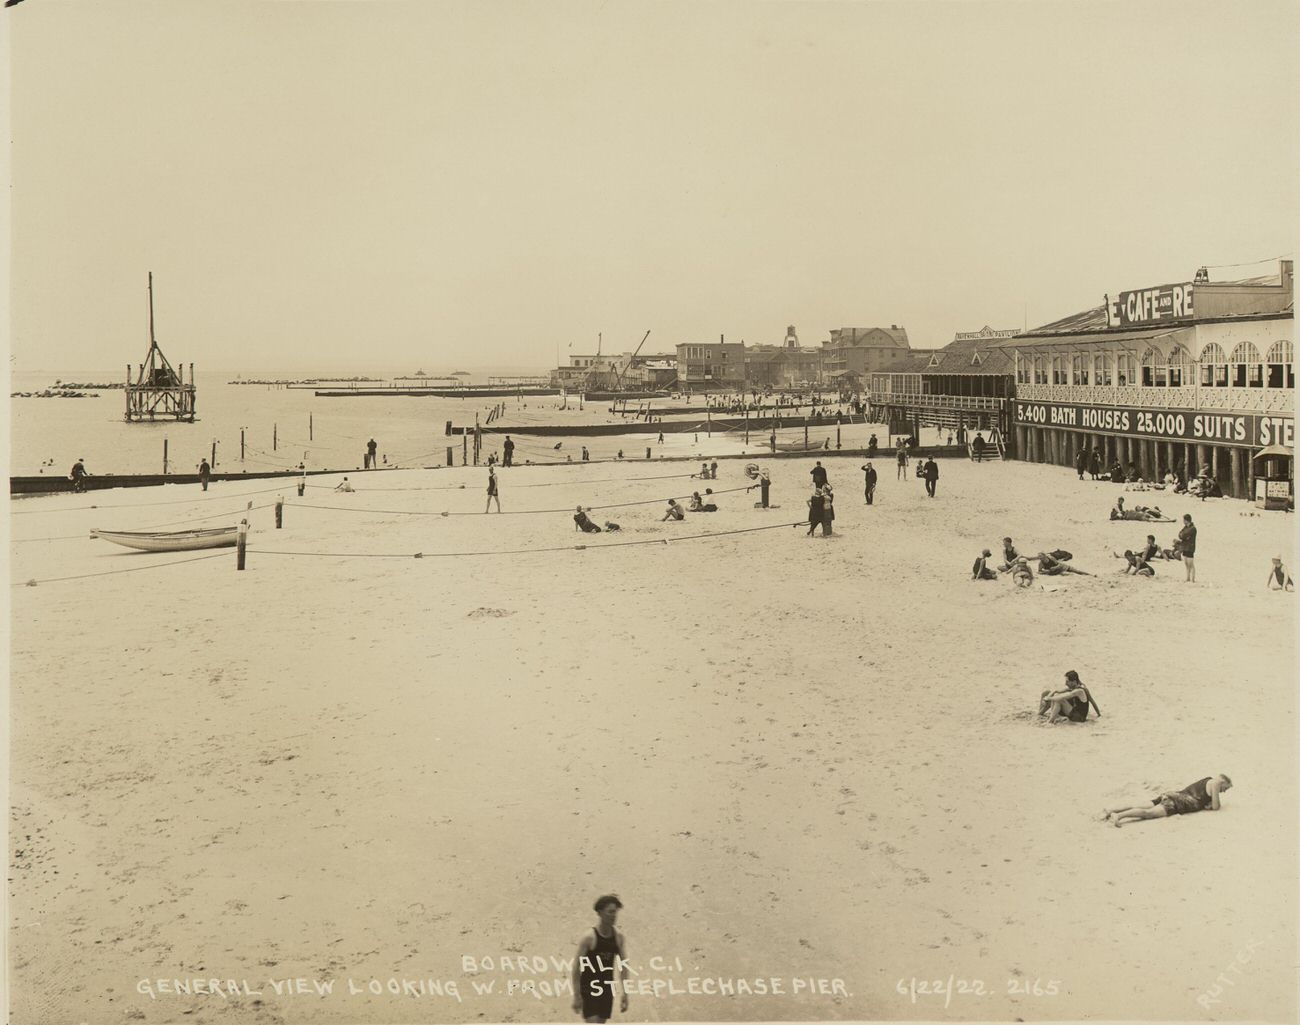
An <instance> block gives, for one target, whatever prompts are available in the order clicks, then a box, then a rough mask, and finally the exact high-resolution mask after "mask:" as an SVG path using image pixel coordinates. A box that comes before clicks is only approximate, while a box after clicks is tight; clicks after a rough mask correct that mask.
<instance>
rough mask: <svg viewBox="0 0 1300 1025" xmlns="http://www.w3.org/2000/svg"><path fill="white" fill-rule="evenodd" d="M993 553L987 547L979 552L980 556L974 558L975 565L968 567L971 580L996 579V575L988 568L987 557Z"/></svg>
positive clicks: (990, 556)
mask: <svg viewBox="0 0 1300 1025" xmlns="http://www.w3.org/2000/svg"><path fill="white" fill-rule="evenodd" d="M992 556H993V553H992V552H990V551H989V550H988V549H987V548H985V549H984V551H983V552H981V553H980V557H979V558H978V559H976V560H975V565H973V566H972V567H971V569H970V578H971V579H972V580H996V579H997V578H998V575H997V574H996V573H994V572H993V570H991V569H989V559H990V558H992Z"/></svg>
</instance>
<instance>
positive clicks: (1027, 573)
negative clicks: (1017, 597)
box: [1007, 555, 1034, 587]
mask: <svg viewBox="0 0 1300 1025" xmlns="http://www.w3.org/2000/svg"><path fill="white" fill-rule="evenodd" d="M1007 568H1008V569H1009V570H1010V571H1011V579H1012V580H1013V581H1014V582H1015V585H1016V586H1017V587H1030V586H1032V585H1033V583H1034V571H1033V570H1032V569H1030V568H1029V560H1028V559H1026V558H1025V557H1024V556H1023V555H1022V556H1019V557H1018V558H1017V559H1016V561H1015V562H1013V563H1012V564H1011V565H1010V566H1008V567H1007Z"/></svg>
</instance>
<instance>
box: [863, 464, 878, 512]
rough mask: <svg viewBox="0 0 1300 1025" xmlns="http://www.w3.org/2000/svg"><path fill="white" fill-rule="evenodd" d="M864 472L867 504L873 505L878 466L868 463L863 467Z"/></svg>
mask: <svg viewBox="0 0 1300 1025" xmlns="http://www.w3.org/2000/svg"><path fill="white" fill-rule="evenodd" d="M862 472H863V474H865V476H866V482H865V483H866V487H865V493H866V498H867V505H873V504H874V499H875V497H876V478H877V476H878V475H877V473H876V468H875V467H874V466H872V465H871V464H870V463H867V464H866V465H865V466H864V467H862Z"/></svg>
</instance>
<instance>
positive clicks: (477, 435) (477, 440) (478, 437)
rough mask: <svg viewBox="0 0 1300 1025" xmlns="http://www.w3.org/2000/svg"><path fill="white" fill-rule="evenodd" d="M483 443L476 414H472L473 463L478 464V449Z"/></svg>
mask: <svg viewBox="0 0 1300 1025" xmlns="http://www.w3.org/2000/svg"><path fill="white" fill-rule="evenodd" d="M482 444H483V436H482V434H481V432H480V428H479V425H478V414H477V413H475V414H474V465H475V466H478V457H479V450H480V447H481V446H482Z"/></svg>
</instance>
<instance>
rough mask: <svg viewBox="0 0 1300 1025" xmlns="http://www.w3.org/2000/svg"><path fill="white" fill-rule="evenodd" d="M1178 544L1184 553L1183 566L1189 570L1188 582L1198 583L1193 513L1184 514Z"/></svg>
mask: <svg viewBox="0 0 1300 1025" xmlns="http://www.w3.org/2000/svg"><path fill="white" fill-rule="evenodd" d="M1178 545H1179V548H1180V549H1181V551H1182V553H1183V567H1184V568H1185V569H1186V570H1187V582H1188V583H1189V584H1194V583H1196V524H1194V523H1193V522H1192V515H1191V513H1186V514H1184V515H1183V529H1182V530H1180V531H1179V532H1178Z"/></svg>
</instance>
